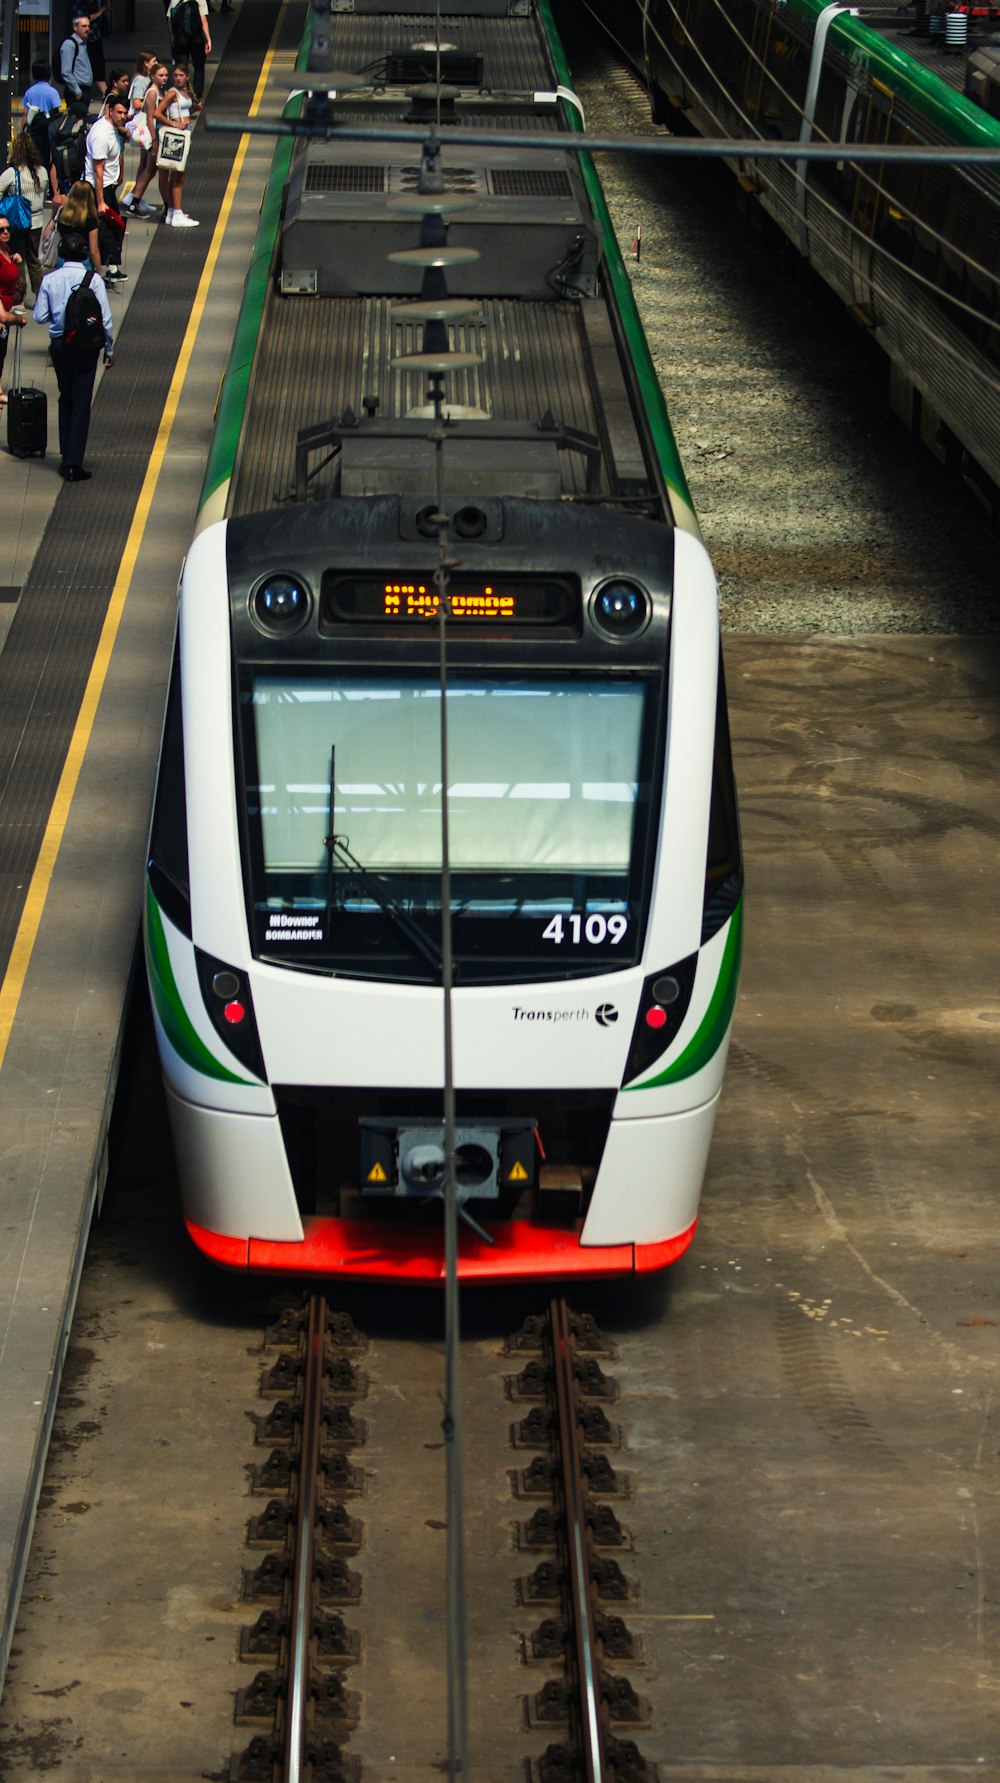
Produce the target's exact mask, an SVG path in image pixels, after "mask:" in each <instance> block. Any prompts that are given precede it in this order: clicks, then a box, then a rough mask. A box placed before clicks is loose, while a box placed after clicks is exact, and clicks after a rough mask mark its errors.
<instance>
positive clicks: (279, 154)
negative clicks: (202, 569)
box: [198, 19, 311, 508]
mask: <svg viewBox="0 0 1000 1783" xmlns="http://www.w3.org/2000/svg"><path fill="white" fill-rule="evenodd" d="M310 28H311V19H308V20H307V21H306V29H305V34H304V36H303V38H302V43H301V45H300V48H299V53H298V56H297V58H296V62H295V66H296V69H298V70H302V69H304V68H305V67H306V65H307V63H308V60H309V38H310ZM301 106H302V101H301V98H292V99H289V100H288V101H287V102H286V105H285V112H286V113H289V114H290V115H294V116H296V117H297V116H298V114H299V111H300V110H301ZM294 146H295V139H294V137H291V136H289V137H279V138H278V146H277V148H276V149H275V151H274V160H273V161H272V163H271V171H270V173H269V175H268V180H267V186H266V187H265V190H264V199H263V203H262V204H261V207H260V221H259V222H258V224H257V234H256V236H255V238H254V245H253V254H252V256H251V260H250V268H249V271H248V272H247V276H246V280H245V283H244V286H243V298H242V301H241V303H240V313H239V316H238V317H237V321H236V332H235V334H234V336H233V345H232V351H231V352H230V355H229V364H228V366H227V368H226V375H225V378H224V379H223V383H222V390H221V392H220V395H219V406H218V412H217V414H216V418H215V431H214V433H213V435H212V444H211V446H210V448H209V453H208V462H207V464H206V466H205V477H204V481H203V483H202V487H201V500H200V501H199V503H198V506H199V508H204V507H205V505H206V503H207V502H209V501H210V500H211V498H212V496H213V495H214V494H215V492H216V490H218V489H221V488H222V487H223V485H224V484H226V483H228V482H229V480H230V478H231V477H232V474H233V470H234V467H235V464H236V454H237V452H238V451H239V444H240V434H241V433H242V431H243V417H244V415H245V413H246V406H247V393H248V391H249V389H250V374H251V372H252V370H253V362H254V355H255V353H256V351H257V341H258V338H259V336H260V326H261V319H262V317H263V314H264V305H265V303H266V301H267V288H268V284H269V282H270V278H271V263H272V261H273V258H274V244H275V240H276V238H277V234H278V229H279V228H280V225H281V199H282V193H283V191H284V187H285V181H286V179H287V178H288V169H289V165H290V163H291V159H292V150H293V148H294Z"/></svg>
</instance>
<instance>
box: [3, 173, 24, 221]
mask: <svg viewBox="0 0 1000 1783" xmlns="http://www.w3.org/2000/svg"><path fill="white" fill-rule="evenodd" d="M14 178H15V180H16V181H17V191H16V192H5V193H4V195H3V197H2V198H0V217H6V218H7V221H8V223H9V224H10V226H11V228H12V229H30V228H31V205H30V204H29V203H28V200H27V199H26V198H25V196H24V194H23V192H22V191H21V175H20V173H18V172H16V171H15V174H14Z"/></svg>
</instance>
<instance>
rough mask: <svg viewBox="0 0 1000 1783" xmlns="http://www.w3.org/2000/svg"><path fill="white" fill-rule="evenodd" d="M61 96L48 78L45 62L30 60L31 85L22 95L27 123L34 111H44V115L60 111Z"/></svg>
mask: <svg viewBox="0 0 1000 1783" xmlns="http://www.w3.org/2000/svg"><path fill="white" fill-rule="evenodd" d="M61 109H62V98H61V95H60V94H59V92H58V90H57V88H55V87H54V86H53V85H52V82H51V80H50V79H49V65H48V63H47V62H32V64H31V86H30V87H29V88H28V91H27V92H26V93H25V95H24V113H25V120H26V122H27V123H29V124H30V123H31V119H32V116H33V114H34V113H35V112H36V111H40V112H44V114H45V116H46V117H49V116H50V114H51V113H52V112H54V111H61Z"/></svg>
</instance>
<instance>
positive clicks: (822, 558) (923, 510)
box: [570, 40, 1000, 634]
mask: <svg viewBox="0 0 1000 1783" xmlns="http://www.w3.org/2000/svg"><path fill="white" fill-rule="evenodd" d="M570 57H571V62H572V66H573V71H574V76H575V79H576V84H577V88H578V91H579V93H580V96H581V98H582V100H583V103H584V106H585V108H586V122H587V128H588V129H589V130H592V131H594V132H602V133H605V132H606V133H611V132H615V133H621V134H630V135H643V136H649V135H650V134H656V133H657V131H656V127H655V126H654V125H653V124H652V123H651V121H650V116H649V108H648V103H647V101H646V98H645V95H644V93H643V91H642V89H641V88H640V86H639V83H638V82H637V80H636V79H635V78H634V77H633V76H632V75H631V74H629V73H627V72H625V71H624V70H622V69H620V68H619V67H617V65H616V64H615V63H614V61H613V59H612V58H611V56H610V55H609V54H608V53H607V52H606V51H604V50H603V49H602V48H601V47H600V46H599V45H598V44H597V43H596V42H593V41H590V42H588V41H586V40H581V41H579V42H572V43H571V45H570ZM598 160H599V165H600V172H601V177H602V180H603V182H604V188H605V192H606V194H607V198H608V203H609V206H610V209H611V214H612V217H613V220H614V224H615V229H616V231H617V234H618V239H619V242H620V245H621V248H622V252H623V254H624V255H625V256H626V264H627V266H628V269H629V275H630V277H631V280H632V285H633V289H634V292H635V296H636V302H637V304H638V307H639V312H640V315H641V317H642V321H643V325H644V327H645V329H646V333H647V336H648V339H649V344H650V348H651V351H652V355H653V361H654V364H655V366H656V371H657V375H658V377H659V380H660V383H661V386H662V388H663V391H664V394H665V396H666V400H667V405H668V408H669V411H670V416H671V421H672V424H673V428H674V433H675V436H676V439H677V443H678V446H679V449H680V453H681V458H682V460H683V463H684V466H685V470H686V473H687V477H688V481H689V484H690V488H691V493H692V496H693V498H694V504H695V508H696V510H697V513H698V516H699V520H700V523H701V527H702V531H703V534H704V537H705V541H706V544H707V545H708V548H709V550H710V552H711V554H712V558H713V561H714V563H715V567H716V572H717V575H718V578H719V585H720V591H721V598H722V614H723V624H724V626H725V628H726V629H727V630H730V631H747V632H763V631H767V632H789V631H796V632H800V631H815V632H830V633H837V634H857V633H871V632H876V633H877V632H927V633H941V632H989V631H994V630H996V629H997V626H998V620H1000V574H998V563H1000V545H998V540H997V535H996V532H995V531H994V529H993V527H992V525H991V522H990V521H989V520H988V518H987V517H986V515H985V513H984V511H983V510H982V509H981V507H980V506H979V504H978V503H977V501H976V500H975V498H974V497H973V495H972V494H971V493H970V492H969V491H968V490H967V489H966V488H965V487H964V486H963V484H962V483H961V482H960V481H959V480H958V478H957V477H956V476H952V475H948V474H946V472H945V471H944V470H943V469H942V468H941V467H940V466H939V465H938V464H937V463H936V461H935V460H934V459H933V458H932V457H931V455H930V453H929V452H928V451H927V450H926V449H925V448H924V447H922V446H921V445H920V444H919V443H918V442H917V441H916V440H914V439H912V438H911V437H910V435H909V434H908V433H907V432H906V430H905V429H904V428H903V426H902V425H901V423H900V422H899V421H897V420H896V418H895V417H894V416H893V414H892V413H891V411H890V409H889V406H888V362H887V360H886V359H885V356H884V355H883V354H882V353H881V352H880V351H879V349H878V348H877V347H876V346H875V345H874V344H873V343H872V342H871V340H870V339H869V338H868V336H867V335H866V334H865V332H864V331H863V329H862V328H861V326H860V324H857V323H855V322H854V321H853V320H852V319H851V318H850V317H849V316H848V314H847V313H846V311H845V310H844V309H843V308H842V307H841V306H840V304H839V302H838V300H837V299H835V298H834V297H833V295H832V293H829V292H828V291H826V289H825V288H824V287H822V286H821V285H820V284H819V281H818V280H817V279H815V278H813V277H812V276H811V275H805V276H804V269H803V268H802V266H801V264H800V263H799V261H798V256H797V254H796V253H795V251H794V250H793V249H792V248H791V246H790V245H787V244H784V243H783V238H781V237H780V236H779V234H778V232H777V230H772V229H769V230H767V231H764V230H762V229H760V228H759V227H757V226H756V225H755V223H754V221H753V220H751V219H750V218H747V217H744V216H743V215H741V214H740V212H739V210H738V208H737V186H736V183H735V181H734V179H733V178H732V176H731V175H730V174H729V173H728V171H727V170H726V169H725V168H723V167H719V166H713V165H710V164H709V163H708V162H704V161H698V160H692V159H685V160H683V161H674V162H666V161H653V160H652V159H649V158H646V157H642V158H640V157H638V156H637V157H635V158H630V157H627V156H611V155H605V156H600V157H598ZM639 224H641V225H642V248H641V258H640V259H638V260H636V258H635V256H634V253H633V244H634V242H635V239H636V235H637V226H638V225H639Z"/></svg>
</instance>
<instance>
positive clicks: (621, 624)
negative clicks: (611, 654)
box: [590, 580, 650, 638]
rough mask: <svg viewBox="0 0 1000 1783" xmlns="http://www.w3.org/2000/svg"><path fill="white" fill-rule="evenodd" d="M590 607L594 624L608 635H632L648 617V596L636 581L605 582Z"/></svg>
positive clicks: (621, 636)
mask: <svg viewBox="0 0 1000 1783" xmlns="http://www.w3.org/2000/svg"><path fill="white" fill-rule="evenodd" d="M590 611H591V615H592V618H593V621H594V624H595V625H596V626H597V627H598V629H599V630H600V631H602V632H604V633H605V635H606V636H607V637H609V638H634V637H635V636H636V633H637V632H640V631H641V630H642V628H643V626H644V625H645V624H646V622H647V620H648V619H649V614H650V600H649V595H648V594H647V593H646V591H645V589H644V588H640V587H639V585H638V583H637V582H624V581H618V580H616V581H614V582H605V583H604V585H603V587H601V588H599V589H598V590H597V593H596V594H595V595H594V597H593V599H592V601H591V604H590Z"/></svg>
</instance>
